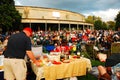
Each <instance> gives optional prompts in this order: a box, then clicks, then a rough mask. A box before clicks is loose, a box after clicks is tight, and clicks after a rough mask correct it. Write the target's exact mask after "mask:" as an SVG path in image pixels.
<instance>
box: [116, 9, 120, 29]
mask: <svg viewBox="0 0 120 80" xmlns="http://www.w3.org/2000/svg"><path fill="white" fill-rule="evenodd" d="M115 21H116V23H115V29H116V30H117V28H118V27H120V11H119V13H118V14H117V16H116V18H115Z"/></svg>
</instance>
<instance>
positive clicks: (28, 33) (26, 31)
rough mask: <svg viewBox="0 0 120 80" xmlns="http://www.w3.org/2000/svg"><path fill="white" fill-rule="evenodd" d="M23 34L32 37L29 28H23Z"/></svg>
mask: <svg viewBox="0 0 120 80" xmlns="http://www.w3.org/2000/svg"><path fill="white" fill-rule="evenodd" d="M23 32H25V34H26V35H27V36H28V37H30V36H32V29H31V28H30V27H25V28H24V29H23Z"/></svg>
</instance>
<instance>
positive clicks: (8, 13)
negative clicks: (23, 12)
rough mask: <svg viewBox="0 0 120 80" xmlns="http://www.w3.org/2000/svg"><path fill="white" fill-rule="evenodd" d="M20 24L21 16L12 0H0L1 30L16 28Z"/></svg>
mask: <svg viewBox="0 0 120 80" xmlns="http://www.w3.org/2000/svg"><path fill="white" fill-rule="evenodd" d="M20 25H21V16H20V14H19V12H18V11H17V10H16V8H15V4H14V1H13V0H1V1H0V28H1V29H2V32H5V31H9V30H17V29H19V27H20Z"/></svg>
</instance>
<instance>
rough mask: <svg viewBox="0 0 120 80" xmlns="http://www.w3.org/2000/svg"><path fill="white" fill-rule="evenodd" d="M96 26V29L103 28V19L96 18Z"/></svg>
mask: <svg viewBox="0 0 120 80" xmlns="http://www.w3.org/2000/svg"><path fill="white" fill-rule="evenodd" d="M94 27H95V29H96V30H100V29H102V27H103V25H102V21H101V20H96V21H95V22H94Z"/></svg>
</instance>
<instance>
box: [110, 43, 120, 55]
mask: <svg viewBox="0 0 120 80" xmlns="http://www.w3.org/2000/svg"><path fill="white" fill-rule="evenodd" d="M115 53H120V42H114V43H112V44H111V54H115Z"/></svg>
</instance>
